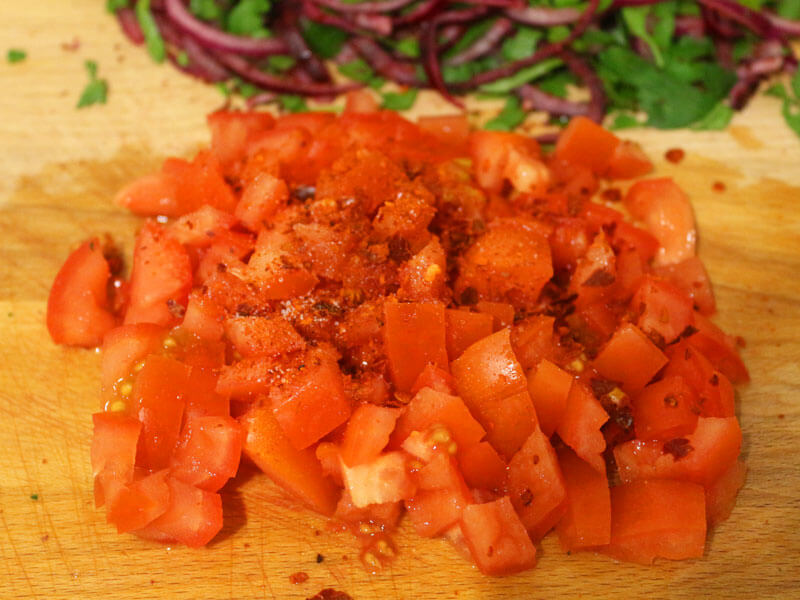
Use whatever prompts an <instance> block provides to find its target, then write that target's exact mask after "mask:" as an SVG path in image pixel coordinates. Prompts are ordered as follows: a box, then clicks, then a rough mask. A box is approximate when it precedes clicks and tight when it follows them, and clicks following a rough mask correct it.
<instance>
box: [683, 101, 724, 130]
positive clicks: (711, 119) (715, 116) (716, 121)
mask: <svg viewBox="0 0 800 600" xmlns="http://www.w3.org/2000/svg"><path fill="white" fill-rule="evenodd" d="M732 118H733V109H732V108H731V107H730V106H728V104H726V103H725V102H719V103H717V105H716V106H714V108H712V109H711V110H710V111H708V113H706V115H705V116H704V117H702V118H701V119H700V120H698V121H696V122H694V123H692V125H691V128H692V129H694V130H695V131H705V130H716V131H719V130H722V129H725V128H726V127H727V126H728V123H730V122H731V119H732Z"/></svg>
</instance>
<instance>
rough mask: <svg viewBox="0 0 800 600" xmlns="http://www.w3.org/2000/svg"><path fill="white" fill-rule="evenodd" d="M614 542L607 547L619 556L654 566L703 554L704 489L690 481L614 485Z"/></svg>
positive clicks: (637, 482)
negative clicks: (664, 560) (665, 561)
mask: <svg viewBox="0 0 800 600" xmlns="http://www.w3.org/2000/svg"><path fill="white" fill-rule="evenodd" d="M611 511H612V512H611V542H610V544H609V545H608V546H606V547H605V549H604V550H603V551H604V552H605V553H606V554H610V555H611V556H613V557H614V558H616V559H618V560H624V561H629V562H636V563H640V564H645V565H647V564H651V563H652V562H653V561H654V560H655V559H656V558H669V559H672V560H681V559H685V558H695V557H700V556H702V555H703V550H704V549H705V541H706V509H705V497H704V494H703V488H702V487H701V486H699V485H696V484H694V483H689V482H686V481H667V480H651V481H648V480H643V481H636V482H632V483H625V484H622V485H618V486H616V487H614V488H611Z"/></svg>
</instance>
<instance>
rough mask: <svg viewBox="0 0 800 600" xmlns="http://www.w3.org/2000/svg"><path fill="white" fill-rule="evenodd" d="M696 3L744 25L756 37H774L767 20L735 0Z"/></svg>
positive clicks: (773, 31)
mask: <svg viewBox="0 0 800 600" xmlns="http://www.w3.org/2000/svg"><path fill="white" fill-rule="evenodd" d="M697 2H698V4H700V5H702V6H704V7H706V8H709V9H711V10H713V11H715V12H716V13H718V14H720V15H722V16H723V17H727V18H728V19H731V20H732V21H736V22H737V23H740V24H741V25H744V26H745V27H747V28H748V29H750V30H751V31H752V32H753V33H755V34H756V35H759V36H761V37H765V38H769V37H775V33H776V30H775V29H774V28H773V27H772V24H771V23H770V22H769V19H767V18H766V17H765V16H764V15H762V14H761V13H760V12H757V11H754V10H751V9H749V8H747V7H746V6H744V5H743V4H739V3H738V2H736V1H735V0H697Z"/></svg>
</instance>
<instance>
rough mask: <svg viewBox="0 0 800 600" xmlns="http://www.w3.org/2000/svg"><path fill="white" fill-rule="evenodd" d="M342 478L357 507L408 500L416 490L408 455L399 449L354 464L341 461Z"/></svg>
mask: <svg viewBox="0 0 800 600" xmlns="http://www.w3.org/2000/svg"><path fill="white" fill-rule="evenodd" d="M342 479H343V480H344V484H345V487H346V488H347V491H348V492H349V493H350V498H351V499H352V501H353V504H354V505H355V506H356V507H358V508H361V507H364V506H367V505H369V504H384V503H386V502H396V501H397V500H408V499H409V498H411V497H412V496H413V495H414V491H415V489H416V486H415V485H414V482H413V481H412V479H411V475H410V473H409V468H408V464H407V461H406V455H405V454H403V453H402V452H397V451H395V452H386V453H384V454H381V455H380V456H378V457H376V458H374V459H373V460H371V461H370V462H368V463H363V464H360V465H356V466H354V467H348V466H347V465H346V464H344V463H342Z"/></svg>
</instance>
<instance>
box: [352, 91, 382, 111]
mask: <svg viewBox="0 0 800 600" xmlns="http://www.w3.org/2000/svg"><path fill="white" fill-rule="evenodd" d="M372 94H373V93H372V92H370V91H368V90H366V89H360V90H351V91H349V92H347V93H346V94H345V97H344V112H345V113H374V112H376V111H377V110H378V101H377V100H376V99H375V96H373V95H372Z"/></svg>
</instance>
